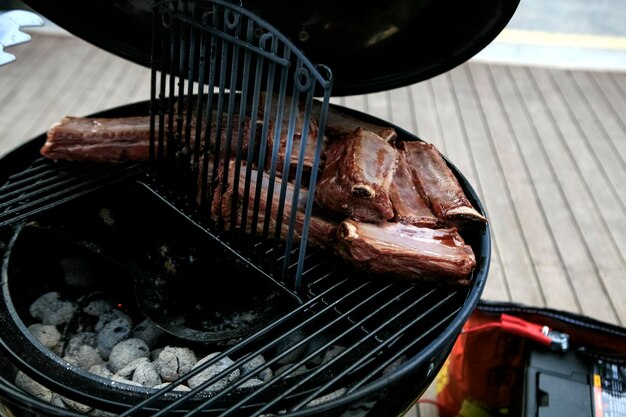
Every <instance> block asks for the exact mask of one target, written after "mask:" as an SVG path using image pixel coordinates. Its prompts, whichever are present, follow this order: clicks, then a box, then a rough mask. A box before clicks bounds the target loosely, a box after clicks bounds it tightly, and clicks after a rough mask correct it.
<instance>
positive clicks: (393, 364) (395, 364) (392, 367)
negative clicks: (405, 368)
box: [383, 355, 406, 375]
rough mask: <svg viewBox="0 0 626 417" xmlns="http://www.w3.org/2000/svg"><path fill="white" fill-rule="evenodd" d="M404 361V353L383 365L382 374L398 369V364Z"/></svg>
mask: <svg viewBox="0 0 626 417" xmlns="http://www.w3.org/2000/svg"><path fill="white" fill-rule="evenodd" d="M405 362H406V355H402V356H400V357H399V358H398V359H396V360H395V361H393V362H391V363H390V364H389V365H387V366H386V367H385V369H383V375H387V374H390V373H391V372H393V371H395V370H396V369H398V368H399V367H400V365H402V364H403V363H405Z"/></svg>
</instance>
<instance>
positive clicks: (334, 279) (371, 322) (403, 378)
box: [0, 102, 490, 417]
mask: <svg viewBox="0 0 626 417" xmlns="http://www.w3.org/2000/svg"><path fill="white" fill-rule="evenodd" d="M343 110H345V111H346V112H348V113H350V114H352V115H355V116H357V117H359V118H363V120H368V121H372V122H376V123H379V124H388V123H386V122H385V121H382V120H378V119H375V118H372V117H371V116H368V115H365V114H361V113H358V112H354V111H351V110H350V109H343ZM147 112H149V103H148V102H142V103H136V104H133V105H128V106H123V107H120V108H116V109H111V110H107V111H105V112H102V113H99V114H97V115H96V116H98V117H118V116H120V117H121V116H127V115H138V114H147ZM396 128H397V130H398V132H399V135H400V136H401V137H403V138H407V139H410V138H412V139H415V140H417V138H416V137H415V136H413V135H411V134H410V133H408V132H406V131H404V130H402V129H400V128H398V127H396ZM43 140H44V138H43V135H42V136H41V137H37V138H34V139H33V140H32V141H31V142H30V143H28V144H26V145H24V146H23V147H21V148H19V149H17V150H15V151H13V152H12V153H11V154H9V155H7V156H6V157H5V158H4V160H3V163H2V164H1V167H2V172H0V176H1V179H2V182H4V183H6V184H7V185H5V187H7V186H12V185H11V184H14V183H15V182H16V181H18V182H20V184H23V183H24V181H26V182H28V179H29V178H31V176H32V175H33V174H34V172H33V171H32V170H33V169H35V172H37V173H38V174H37V175H38V177H37V178H38V179H37V180H35V181H34V183H35V184H37V183H38V182H39V181H40V180H39V178H41V177H40V176H41V175H42V174H41V172H47V171H49V170H51V169H52V168H53V164H52V163H51V162H50V161H40V160H39V157H38V149H39V147H40V145H41V143H42V142H43ZM40 165H41V166H43V168H42V167H40ZM33 167H34V168H33ZM55 168H56V167H55ZM451 168H452V169H453V171H454V173H455V174H456V175H457V177H458V178H459V181H460V183H461V185H462V187H463V189H464V190H465V192H466V193H467V195H468V198H470V200H471V201H472V203H473V204H474V205H475V207H476V208H477V209H478V210H479V211H481V212H483V209H482V206H481V204H480V201H479V200H478V198H477V196H476V194H475V193H474V191H473V190H472V188H471V186H470V184H468V182H467V181H466V180H465V178H464V177H463V176H462V174H461V173H460V172H459V171H458V170H456V168H454V166H453V165H451ZM135 174H136V175H138V176H139V177H132V176H131V178H130V179H129V178H124V179H122V180H120V181H121V182H117V183H115V184H113V185H112V186H111V187H117V186H119V185H120V184H123V183H124V181H131V182H133V183H134V181H135V180H136V179H137V178H142V177H141V175H142V174H141V172H138V173H137V172H136V173H135ZM55 175H56V174H55ZM32 188H33V189H35V191H36V189H37V187H36V185H33V187H32ZM0 190H1V189H0ZM106 190H107V187H106V186H103V187H101V188H99V187H98V188H96V187H94V188H93V189H90V190H88V191H86V192H80V193H77V194H73V195H69V196H67V198H66V199H65V200H64V201H72V202H71V204H76V205H78V207H80V206H81V204H82V201H83V200H85V199H86V200H88V199H89V198H92V197H93V198H96V197H97V196H99V195H100V194H103V195H105V196H106V195H107V194H106ZM28 195H29V197H28V198H29V201H35V200H37V193H36V192H31V193H29V194H28ZM42 195H43V196H44V197H45V196H47V195H48V194H47V193H46V192H43V194H42ZM18 200H19V199H18ZM23 203H24V201H21V202H20V201H17V202H13V204H14V205H15V206H19V205H24V204H23ZM35 205H36V204H35ZM42 205H43V206H47V205H46V204H42ZM6 206H7V207H8V209H11V208H14V207H13V206H12V205H11V204H10V203H7V204H6ZM57 210H58V211H59V212H61V213H62V212H63V211H64V210H65V207H64V206H63V205H61V206H59V207H58V208H57ZM29 213H30V214H29ZM37 215H38V214H36V213H31V212H28V213H24V214H23V216H22V217H23V218H25V219H29V218H36V216H37ZM172 215H173V216H181V213H180V212H176V210H175V212H174V213H173V214H172ZM181 217H183V218H184V217H185V216H184V215H183V216H181ZM201 229H202V228H201ZM3 233H4V234H3V236H4V237H5V238H7V240H10V235H13V233H14V229H13V226H11V225H7V226H4V227H3ZM200 233H206V232H205V231H202V230H200ZM209 238H210V239H212V238H211V237H209ZM467 241H468V243H470V244H471V245H472V248H473V249H474V251H475V253H476V257H477V260H478V265H477V267H476V270H475V273H474V276H473V283H472V285H471V286H469V287H467V288H462V289H446V288H441V287H437V286H434V285H431V284H423V283H406V282H404V283H395V284H389V283H386V282H376V281H374V280H370V279H367V278H364V277H361V276H360V274H359V273H358V272H356V271H351V270H350V271H346V270H344V269H341V268H338V269H337V268H336V265H334V264H333V263H332V262H330V263H329V262H325V261H317V262H316V264H315V265H316V266H317V268H313V272H310V273H309V274H310V275H309V276H306V275H305V277H304V281H303V282H308V283H309V284H308V285H307V286H306V291H304V294H305V297H303V300H302V301H303V302H304V304H302V305H298V306H294V307H292V309H291V311H287V312H286V313H284V314H282V315H278V316H277V317H276V321H275V322H272V323H270V324H267V325H266V326H265V327H264V328H262V329H261V330H260V333H259V334H258V335H257V336H254V337H252V338H251V339H249V340H244V341H241V342H238V343H236V344H234V345H232V346H231V347H230V348H229V349H231V351H232V352H235V353H236V352H239V353H241V354H242V355H243V354H244V353H245V352H250V351H252V350H253V349H254V348H258V347H259V346H260V345H262V344H263V342H267V341H268V340H269V343H273V342H275V341H276V339H277V338H280V337H282V336H283V335H284V334H287V333H288V332H290V331H293V330H294V329H297V328H298V326H300V325H301V324H302V323H303V320H311V321H310V322H309V323H310V326H309V327H308V329H307V330H308V331H309V332H310V333H316V332H318V333H320V334H322V333H323V332H326V331H327V325H328V324H329V323H336V325H337V327H336V328H335V330H334V333H333V334H334V335H338V334H341V332H347V333H345V334H346V335H347V336H341V337H345V338H344V339H342V340H343V342H344V343H346V344H347V343H351V345H350V346H354V350H352V351H351V353H350V354H349V355H347V356H346V357H345V358H344V360H343V361H342V360H341V359H338V360H337V362H336V363H335V365H334V366H329V367H327V368H324V369H319V370H314V371H313V372H310V373H309V374H306V376H305V377H304V378H303V379H301V380H299V381H298V382H297V383H294V382H286V381H284V383H280V384H276V385H275V388H273V389H269V388H268V389H267V391H266V394H265V395H257V396H255V397H251V399H250V400H246V401H244V398H245V397H246V395H248V394H245V395H244V394H241V393H240V392H238V393H235V394H233V395H232V396H228V397H226V398H222V399H221V400H219V401H218V400H215V399H209V400H207V401H206V402H204V401H203V402H201V403H198V402H197V401H191V399H187V401H184V402H183V403H182V404H181V405H180V406H178V407H174V409H173V410H171V412H172V413H173V414H172V415H184V413H185V411H184V410H187V411H188V410H189V408H190V407H194V406H199V404H201V405H200V407H201V408H202V407H203V411H201V414H203V415H204V414H206V415H216V416H217V415H242V416H244V415H259V414H262V413H263V411H260V410H262V409H263V408H264V407H266V406H268V405H269V404H273V403H275V405H276V407H278V409H281V408H283V407H284V409H287V410H288V413H287V414H286V415H292V416H341V415H345V413H348V412H349V413H350V414H349V415H355V416H377V417H378V416H390V417H391V416H396V415H398V414H400V413H401V412H402V411H404V410H406V408H408V407H409V406H410V405H411V404H412V403H413V402H414V401H415V399H416V398H418V397H419V396H420V395H421V393H422V392H423V391H424V390H425V389H426V388H427V387H428V385H429V384H430V382H431V381H432V380H433V379H434V376H435V375H436V373H437V371H438V370H439V369H440V367H441V366H442V365H443V362H444V360H445V357H446V356H447V354H448V353H449V351H450V349H451V346H452V344H453V342H454V340H455V339H456V336H457V335H458V333H459V331H460V329H461V326H462V324H463V323H464V322H465V320H466V319H467V318H468V317H469V314H470V313H471V311H472V310H473V309H474V307H475V306H476V304H477V303H478V300H479V298H480V294H481V292H482V289H483V287H484V283H485V280H486V277H487V273H488V268H489V259H490V234H489V229H488V226H486V225H485V226H484V227H483V228H482V229H480V230H476V231H474V232H473V233H472V234H471V236H468V239H467ZM5 243H6V240H5ZM4 249H5V252H6V253H5V255H4V266H3V282H2V284H3V285H2V286H3V303H2V308H1V311H0V322H1V323H2V326H3V328H2V331H1V332H0V334H2V338H1V345H2V352H3V355H4V358H3V360H2V361H0V362H2V363H3V364H4V365H3V369H2V375H0V376H1V379H0V393H1V394H0V396H1V397H2V398H3V403H5V405H6V406H7V407H8V408H10V409H12V410H14V413H15V414H16V415H22V414H23V415H69V413H68V412H67V410H60V409H58V408H55V407H52V406H50V405H49V404H46V403H44V402H42V401H40V400H37V399H35V398H33V397H31V396H29V395H27V394H24V393H23V392H20V391H19V389H17V388H16V387H15V385H14V383H13V381H12V379H11V378H12V377H13V376H14V374H15V372H16V371H17V369H21V370H23V371H24V372H27V373H29V374H31V375H32V376H33V377H34V378H35V379H38V380H39V381H40V382H42V383H43V384H44V385H48V386H50V387H51V388H53V389H54V390H57V391H59V392H61V393H63V394H64V395H67V396H70V397H73V398H75V399H76V400H78V401H84V402H88V403H89V402H91V403H93V404H94V405H96V406H100V407H102V408H104V409H113V410H115V411H116V412H119V413H126V412H128V413H129V414H128V415H154V414H157V413H159V412H160V411H159V410H161V411H162V410H164V409H165V408H166V407H168V405H169V404H171V402H170V401H168V400H167V398H166V397H164V394H163V393H159V392H157V393H156V394H154V393H152V392H148V391H147V390H145V389H134V388H129V387H120V386H119V385H115V384H111V383H106V382H103V381H102V380H99V379H97V378H94V377H93V376H90V375H88V374H86V373H85V372H79V371H77V370H76V369H73V368H72V367H68V366H67V365H66V364H64V363H63V361H61V360H60V359H58V358H54V357H52V356H53V355H50V354H49V353H46V351H45V350H44V349H42V348H41V346H38V345H37V343H34V342H33V340H32V338H29V337H28V333H27V331H26V329H25V325H26V324H25V323H24V320H26V319H25V317H24V316H25V314H24V313H20V312H19V310H22V311H23V310H24V308H26V307H25V305H24V304H25V303H27V300H26V296H25V295H24V291H23V290H18V289H16V288H18V287H15V284H14V283H12V282H11V277H10V276H9V275H8V271H9V270H10V268H9V265H7V259H8V258H10V255H11V254H10V252H11V250H9V249H11V247H10V246H5V247H4ZM309 255H310V256H311V259H312V260H315V257H314V254H309ZM322 259H327V257H322ZM346 277H347V279H345V280H344V278H346ZM350 294H356V297H354V299H353V298H350V297H351V295H350ZM21 297H22V298H21ZM343 300H347V301H343ZM281 320H284V322H282V323H284V326H282V327H280V326H279V327H272V326H273V325H274V324H275V323H276V322H280V321H281ZM401 357H402V358H403V361H402V363H401V364H400V365H399V366H397V367H396V368H394V369H392V370H391V371H389V372H386V373H383V369H384V368H386V367H387V366H388V365H390V364H391V363H392V362H394V361H395V360H396V359H398V358H401ZM268 358H270V359H271V358H272V356H271V355H269V356H268ZM355 358H356V359H355ZM341 388H346V390H345V391H344V392H343V393H342V395H340V396H339V397H338V398H335V399H332V400H329V401H327V402H324V403H321V404H320V405H314V406H307V405H306V404H307V402H308V401H309V400H311V399H312V398H316V397H319V396H321V395H324V394H326V393H328V392H332V391H334V390H337V389H341ZM241 401H244V402H243V403H241V405H240V404H239V403H240V402H241ZM140 402H144V404H143V405H140V406H138V407H135V408H131V407H132V406H133V405H135V404H137V403H140ZM231 409H232V411H228V410H231ZM129 410H130V411H129ZM269 410H270V411H276V408H272V407H269Z"/></svg>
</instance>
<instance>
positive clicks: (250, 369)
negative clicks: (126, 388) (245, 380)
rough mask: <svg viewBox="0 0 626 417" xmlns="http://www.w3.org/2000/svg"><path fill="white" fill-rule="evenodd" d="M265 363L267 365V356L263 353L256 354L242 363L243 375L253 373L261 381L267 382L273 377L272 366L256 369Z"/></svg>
mask: <svg viewBox="0 0 626 417" xmlns="http://www.w3.org/2000/svg"><path fill="white" fill-rule="evenodd" d="M263 365H265V358H264V357H263V355H256V356H255V357H254V358H252V359H250V360H249V361H247V362H245V363H244V364H243V365H241V376H244V375H248V374H251V373H253V374H254V377H255V379H259V380H261V382H267V381H269V380H270V379H272V376H273V372H272V369H271V368H270V367H266V368H264V369H262V370H259V371H256V370H257V369H258V368H261V367H262V366H263ZM255 371H256V372H255Z"/></svg>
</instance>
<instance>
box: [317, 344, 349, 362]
mask: <svg viewBox="0 0 626 417" xmlns="http://www.w3.org/2000/svg"><path fill="white" fill-rule="evenodd" d="M344 350H346V347H345V346H341V345H332V346H330V347H329V348H328V349H326V350H325V351H324V356H323V357H322V362H321V364H322V365H323V364H325V363H328V362H330V361H332V360H333V359H335V358H336V357H337V356H339V355H340V354H341V353H342V352H343V351H344Z"/></svg>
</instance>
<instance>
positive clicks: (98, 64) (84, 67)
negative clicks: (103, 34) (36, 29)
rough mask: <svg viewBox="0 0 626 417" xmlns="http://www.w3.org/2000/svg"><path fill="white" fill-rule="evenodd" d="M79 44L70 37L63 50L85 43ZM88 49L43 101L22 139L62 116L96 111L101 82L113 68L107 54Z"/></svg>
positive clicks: (102, 89) (75, 47)
mask: <svg viewBox="0 0 626 417" xmlns="http://www.w3.org/2000/svg"><path fill="white" fill-rule="evenodd" d="M82 43H83V41H79V40H76V39H74V38H70V40H68V44H67V45H66V47H69V48H72V49H79V48H86V47H87V44H82ZM89 50H90V52H89V54H88V55H86V57H85V58H84V59H83V60H82V62H81V65H79V66H78V67H76V68H75V69H74V70H71V69H70V67H68V72H70V71H71V74H69V76H68V77H67V78H66V79H65V80H64V81H62V82H60V83H59V84H58V85H57V86H56V88H57V89H58V90H57V92H56V93H54V92H52V93H51V94H50V95H48V96H46V97H45V98H44V100H46V102H45V103H43V105H42V108H41V112H40V114H39V115H38V116H37V118H36V119H35V120H36V123H34V124H33V125H31V126H30V127H28V128H26V129H24V132H25V136H26V137H31V136H35V135H38V134H40V133H43V131H45V130H47V129H48V128H49V127H50V126H52V124H53V123H56V122H57V121H59V120H61V118H63V117H65V116H68V115H72V116H82V115H84V114H87V113H91V112H93V111H95V110H97V109H98V105H97V101H98V96H100V95H101V94H106V91H104V90H105V89H104V88H103V87H102V83H101V80H102V79H106V77H108V76H109V75H110V73H111V72H112V70H113V68H115V67H114V66H112V63H111V60H110V59H109V55H108V54H106V53H104V52H103V51H101V50H98V49H92V48H89ZM82 109H84V110H82Z"/></svg>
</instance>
